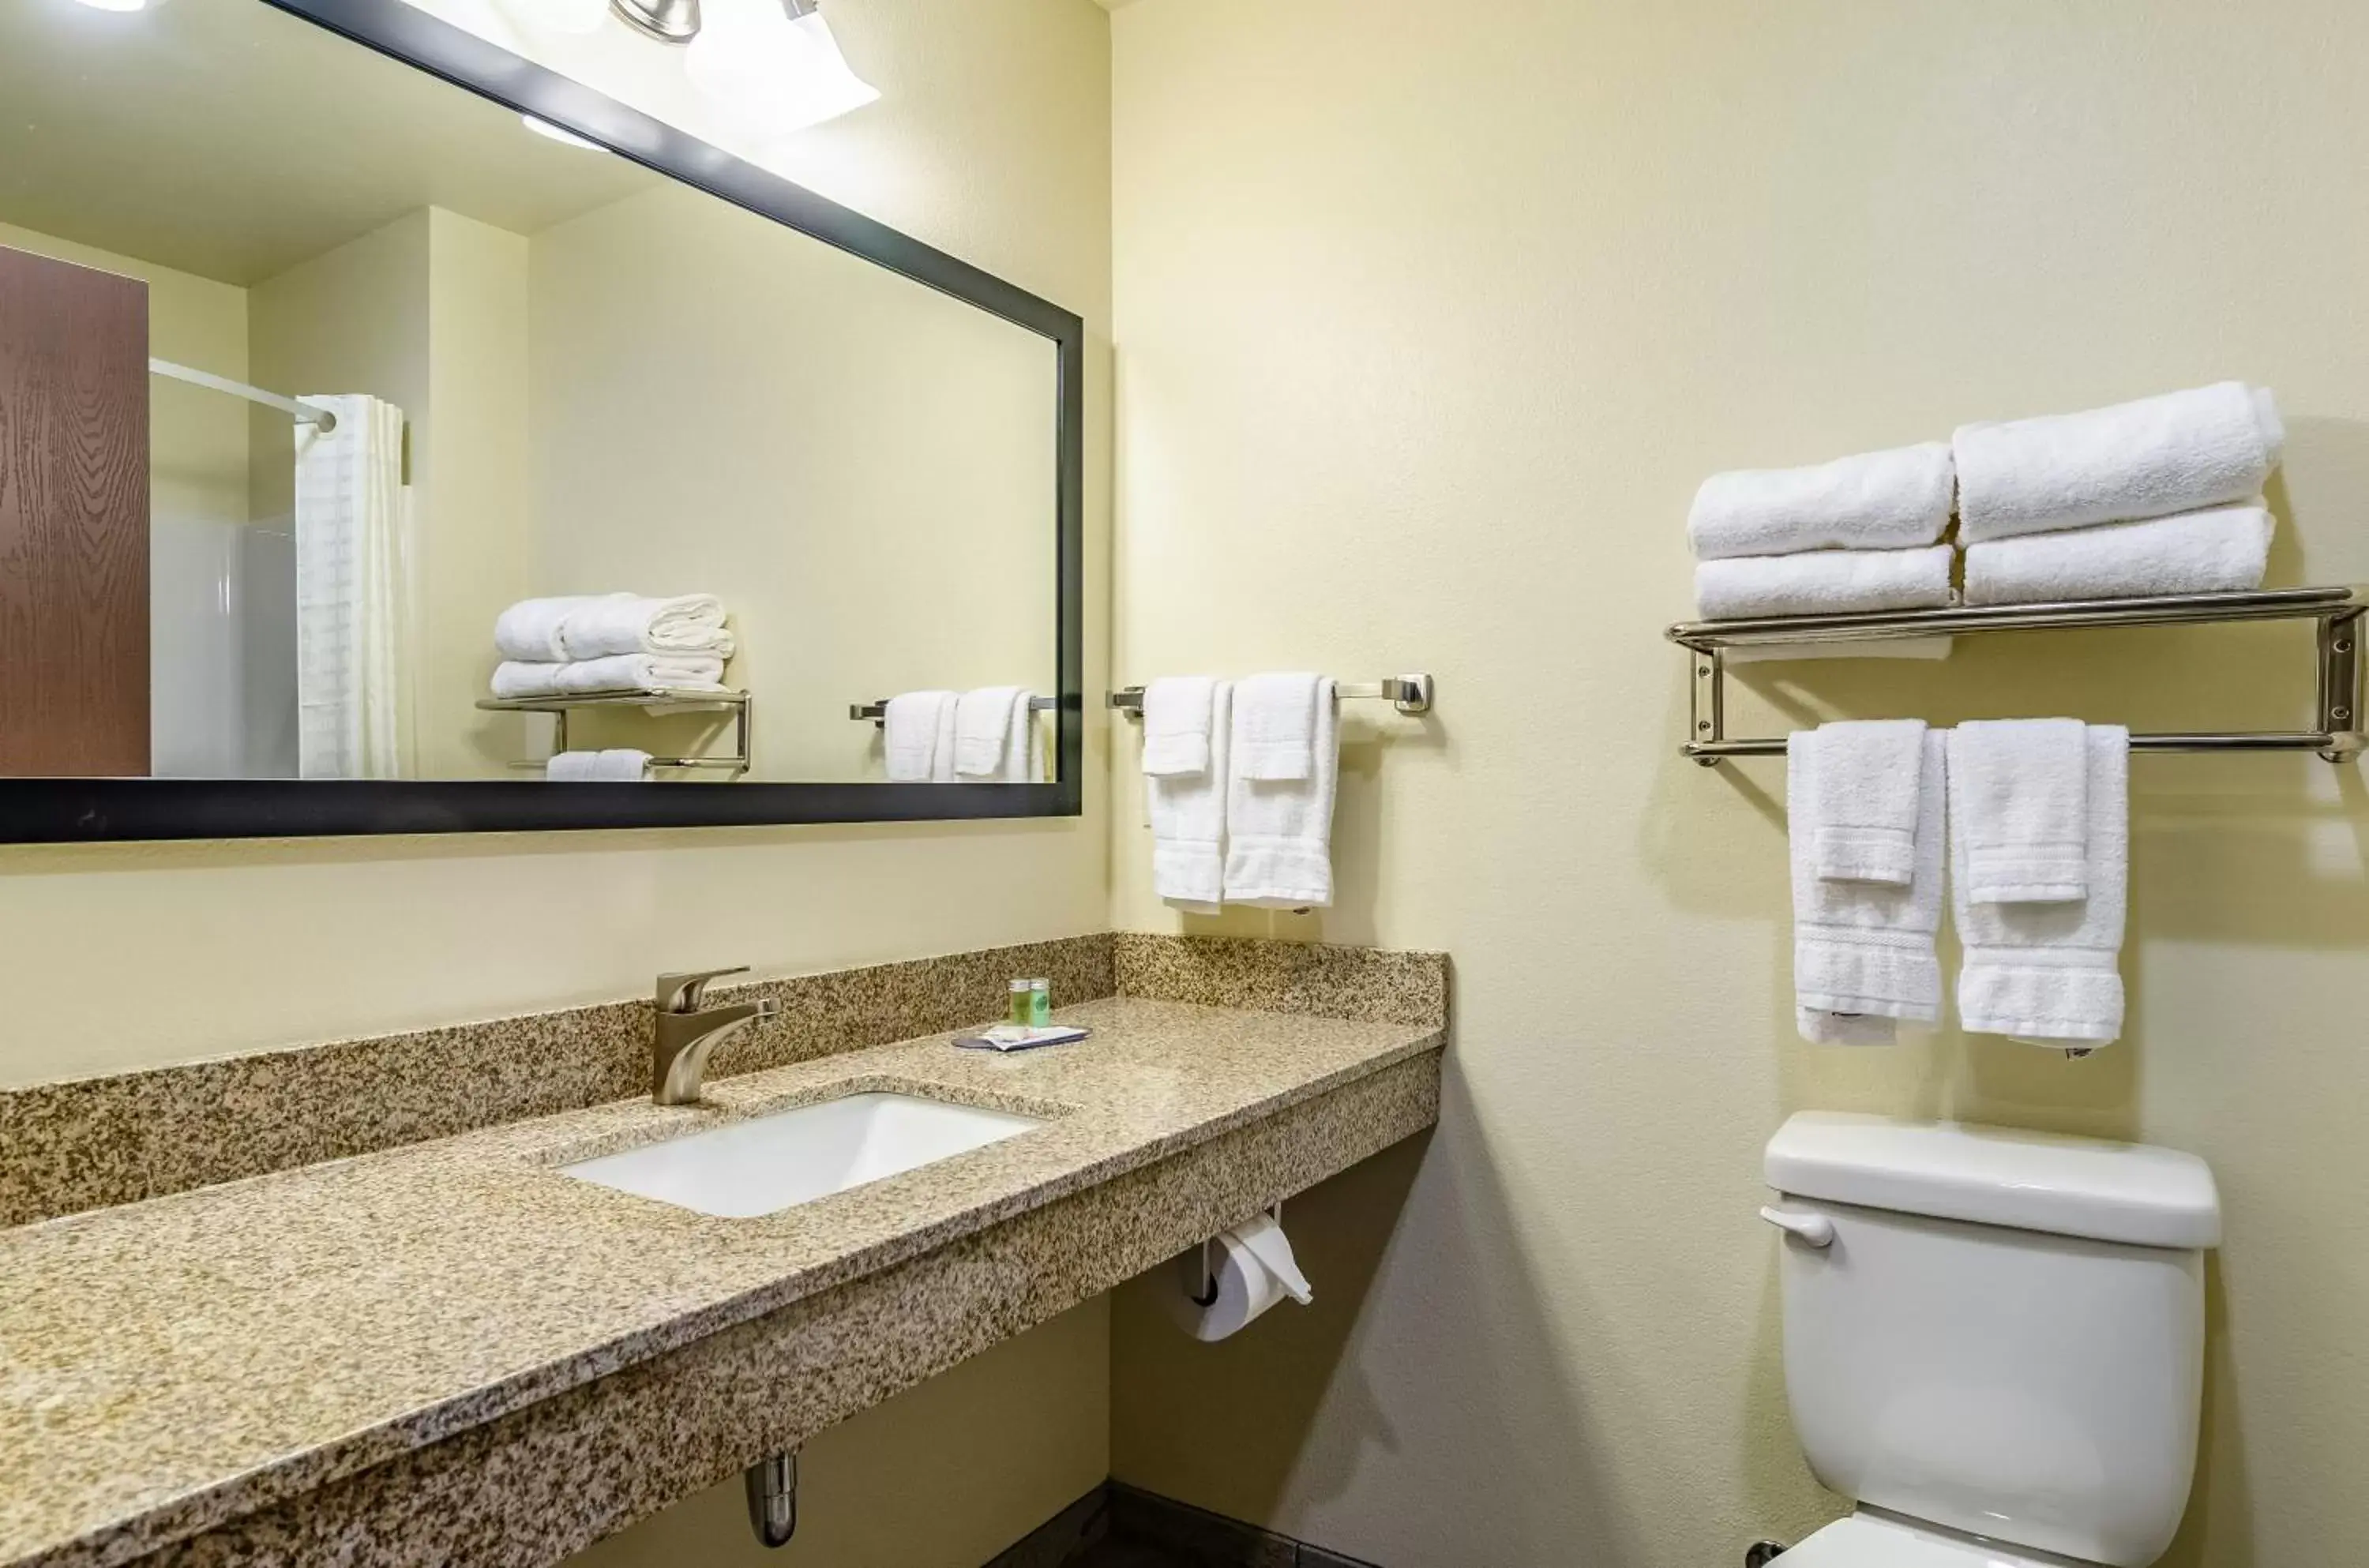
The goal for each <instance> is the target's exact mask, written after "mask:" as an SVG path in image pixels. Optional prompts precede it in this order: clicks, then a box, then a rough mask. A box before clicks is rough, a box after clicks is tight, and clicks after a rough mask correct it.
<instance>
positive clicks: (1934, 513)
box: [1687, 441, 1954, 561]
mask: <svg viewBox="0 0 2369 1568" xmlns="http://www.w3.org/2000/svg"><path fill="white" fill-rule="evenodd" d="M1953 493H1954V486H1953V485H1952V471H1951V464H1950V448H1949V443H1947V442H1946V441H1928V442H1926V443H1925V444H1924V445H1922V446H1905V447H1898V448H1895V449H1894V450H1892V451H1890V452H1863V453H1861V454H1860V455H1859V456H1857V457H1843V458H1837V459H1836V460H1835V461H1834V462H1832V463H1821V464H1816V465H1815V466H1814V467H1809V468H1746V469H1739V470H1737V471H1736V472H1734V473H1732V474H1714V475H1711V477H1710V478H1708V479H1706V480H1704V481H1703V482H1702V487H1701V488H1700V489H1699V490H1697V491H1696V492H1695V504H1694V506H1693V508H1692V509H1690V510H1689V511H1688V514H1687V538H1688V540H1689V541H1690V542H1692V544H1694V547H1695V555H1696V558H1697V559H1699V560H1705V561H1712V560H1723V559H1726V558H1728V557H1730V556H1734V555H1790V554H1792V553H1793V552H1795V551H1799V550H1828V549H1834V550H1906V549H1912V548H1914V547H1916V546H1917V545H1919V544H1932V543H1933V542H1934V541H1935V540H1937V539H1939V538H1940V537H1941V532H1942V531H1943V530H1944V529H1946V528H1948V527H1949V526H1950V504H1951V496H1952V495H1953Z"/></svg>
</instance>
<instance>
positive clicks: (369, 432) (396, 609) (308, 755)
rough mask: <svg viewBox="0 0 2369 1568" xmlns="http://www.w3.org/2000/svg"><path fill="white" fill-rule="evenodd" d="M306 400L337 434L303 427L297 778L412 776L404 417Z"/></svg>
mask: <svg viewBox="0 0 2369 1568" xmlns="http://www.w3.org/2000/svg"><path fill="white" fill-rule="evenodd" d="M303 402H305V403H308V404H311V405H313V406H316V407H321V408H326V409H327V410H329V411H330V412H331V413H333V414H335V415H336V416H337V420H338V428H337V429H335V430H334V431H332V432H330V433H328V434H326V435H324V434H322V433H321V431H320V429H319V428H318V427H316V426H313V425H299V426H298V427H297V428H296V736H297V773H299V775H300V776H302V777H303V778H308V779H396V778H405V777H407V776H409V775H410V773H411V772H412V768H411V766H410V759H409V757H408V756H407V755H406V751H407V745H406V741H407V738H408V737H407V735H406V729H407V727H406V725H405V724H404V723H403V703H402V688H403V680H404V670H405V669H406V665H407V662H408V661H407V658H406V655H407V654H408V652H409V650H408V648H407V647H406V642H407V640H408V639H407V636H406V627H407V623H406V605H405V602H404V601H405V597H406V595H405V591H404V589H405V578H406V572H405V562H406V557H407V555H408V540H407V538H406V535H407V533H408V532H409V530H408V513H409V506H410V495H409V491H408V490H407V488H406V486H405V485H404V483H403V410H402V409H400V408H397V407H396V406H395V405H394V404H392V403H382V402H380V401H379V400H378V399H377V398H375V397H370V396H363V395H352V396H341V397H313V396H306V397H304V398H303Z"/></svg>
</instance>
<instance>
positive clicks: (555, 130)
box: [519, 114, 609, 153]
mask: <svg viewBox="0 0 2369 1568" xmlns="http://www.w3.org/2000/svg"><path fill="white" fill-rule="evenodd" d="M519 122H520V123H521V124H522V125H524V126H525V127H526V128H527V129H528V130H529V131H532V132H534V133H535V134H536V135H538V136H547V137H549V138H550V139H551V140H552V141H554V142H556V143H559V144H560V145H561V146H563V147H582V148H584V149H585V150H586V151H587V152H593V153H605V152H607V151H608V150H609V149H608V148H606V147H603V146H602V145H601V143H598V142H593V141H589V140H587V139H586V138H584V137H582V136H578V134H576V132H573V131H570V130H568V129H567V128H566V126H562V125H554V124H553V123H552V122H551V121H549V120H538V119H536V118H535V117H534V116H533V115H531V114H521V115H520V116H519Z"/></svg>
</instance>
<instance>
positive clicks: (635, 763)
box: [543, 748, 650, 784]
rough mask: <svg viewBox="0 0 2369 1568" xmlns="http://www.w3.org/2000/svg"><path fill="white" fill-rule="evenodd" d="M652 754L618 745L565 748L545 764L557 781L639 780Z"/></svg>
mask: <svg viewBox="0 0 2369 1568" xmlns="http://www.w3.org/2000/svg"><path fill="white" fill-rule="evenodd" d="M649 772H650V754H649V753H648V752H647V751H633V750H624V749H622V748H621V749H618V750H610V751H562V752H560V753H559V754H558V755H556V756H555V757H553V758H552V759H551V760H550V761H547V762H545V763H544V766H543V776H544V778H546V779H549V780H551V781H552V782H553V783H555V784H639V783H641V782H642V781H643V780H645V779H647V777H648V776H649Z"/></svg>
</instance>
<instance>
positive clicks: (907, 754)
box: [880, 692, 958, 784]
mask: <svg viewBox="0 0 2369 1568" xmlns="http://www.w3.org/2000/svg"><path fill="white" fill-rule="evenodd" d="M957 700H958V699H957V698H956V695H955V693H954V692H901V693H899V694H898V695H897V696H894V697H891V698H889V699H888V701H887V704H886V706H885V707H884V709H883V716H882V718H881V721H880V734H881V742H880V744H881V751H882V753H883V755H884V756H885V758H886V759H887V765H888V777H889V779H890V781H891V782H893V783H898V784H926V783H929V782H930V781H932V780H933V779H939V778H952V777H954V776H955V760H954V733H955V730H954V727H955V706H956V702H957ZM941 752H943V753H944V755H943V756H941Z"/></svg>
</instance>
